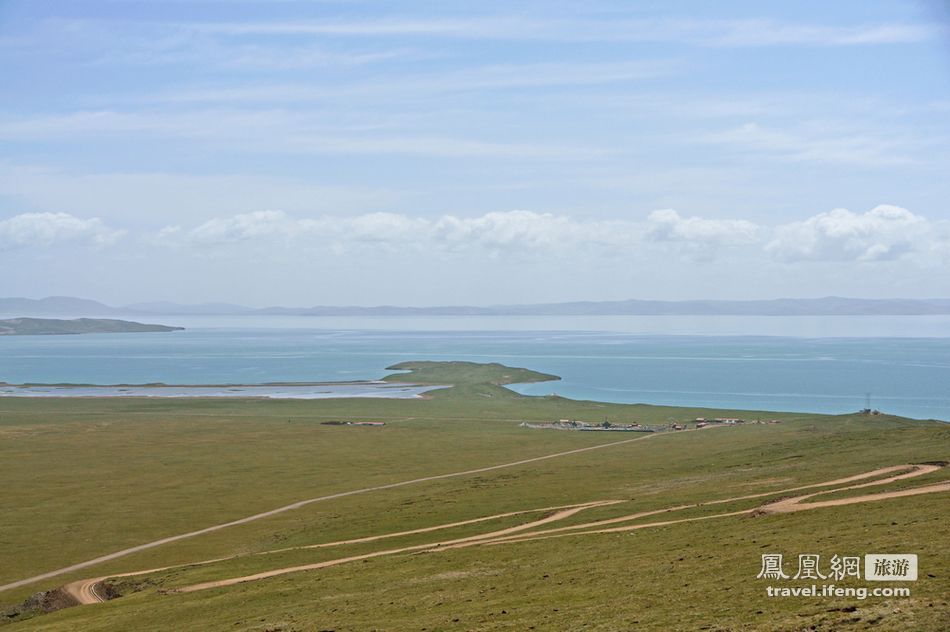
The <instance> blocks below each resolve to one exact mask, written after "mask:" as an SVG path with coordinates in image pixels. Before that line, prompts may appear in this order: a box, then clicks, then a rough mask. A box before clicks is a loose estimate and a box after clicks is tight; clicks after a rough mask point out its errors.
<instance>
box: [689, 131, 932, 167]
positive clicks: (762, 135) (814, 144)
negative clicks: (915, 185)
mask: <svg viewBox="0 0 950 632" xmlns="http://www.w3.org/2000/svg"><path fill="white" fill-rule="evenodd" d="M684 140H685V141H686V142H694V141H697V140H698V141H699V142H703V143H711V144H717V145H729V146H733V147H736V148H738V149H741V150H747V151H752V152H756V153H760V154H767V155H771V156H774V157H776V158H780V159H783V160H791V161H796V162H798V161H808V162H819V163H835V164H847V165H857V166H866V167H880V166H892V165H906V164H912V163H914V162H915V160H914V159H913V158H912V157H911V156H912V155H913V154H914V153H915V152H914V151H913V150H914V149H915V147H914V146H913V145H914V143H913V142H910V141H909V140H908V139H906V138H899V137H885V136H882V135H881V134H880V132H877V131H875V132H869V131H866V130H851V129H843V128H842V129H829V128H827V127H814V128H812V129H793V130H784V129H778V128H774V127H765V126H762V125H759V124H758V123H746V124H744V125H741V126H739V127H736V128H732V129H728V130H723V131H719V132H712V133H708V134H704V135H702V136H699V137H698V138H692V137H691V138H687V139H684Z"/></svg>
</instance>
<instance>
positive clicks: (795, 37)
mask: <svg viewBox="0 0 950 632" xmlns="http://www.w3.org/2000/svg"><path fill="white" fill-rule="evenodd" d="M177 26H178V28H180V29H182V30H184V31H198V32H203V33H214V34H219V35H227V36H246V35H258V36H260V35H263V36H269V37H277V36H295V37H299V36H301V35H312V36H324V37H380V36H385V37H400V36H401V37H414V38H422V37H428V38H455V39H489V40H540V41H546V40H547V41H590V40H594V41H604V40H610V41H627V42H669V43H680V44H688V45H694V46H697V45H698V46H720V47H752V46H857V45H878V44H898V43H912V42H920V41H925V40H929V39H933V38H935V37H937V36H938V35H939V34H940V33H941V29H940V28H939V27H936V26H934V25H930V24H912V23H911V24H909V23H880V24H855V25H844V26H830V25H824V24H807V23H794V22H781V21H777V20H761V19H743V20H696V19H623V18H621V19H617V18H605V19H596V18H594V19H592V18H586V17H584V16H570V17H564V18H549V19H538V18H524V17H516V16H493V17H487V18H474V17H468V18H460V19H415V20H411V19H410V20H363V21H348V22H343V21H341V22H327V21H320V22H312V21H302V20H298V21H294V22H276V21H273V22H230V23H200V24H179V25H177Z"/></svg>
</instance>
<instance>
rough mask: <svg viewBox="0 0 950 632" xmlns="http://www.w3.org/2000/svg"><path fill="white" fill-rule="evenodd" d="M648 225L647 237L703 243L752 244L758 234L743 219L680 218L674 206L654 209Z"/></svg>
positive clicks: (756, 230)
mask: <svg viewBox="0 0 950 632" xmlns="http://www.w3.org/2000/svg"><path fill="white" fill-rule="evenodd" d="M647 226H648V229H647V236H648V237H649V238H650V239H651V240H653V241H677V242H688V243H693V244H697V245H704V246H741V245H745V244H751V243H755V242H756V241H757V240H758V235H759V227H758V226H757V225H756V224H753V223H752V222H749V221H746V220H741V219H706V218H703V217H682V216H681V215H680V214H679V213H677V212H676V211H674V210H673V209H664V210H659V211H653V212H652V213H650V215H649V217H647Z"/></svg>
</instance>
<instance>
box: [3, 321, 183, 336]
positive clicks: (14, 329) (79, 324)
mask: <svg viewBox="0 0 950 632" xmlns="http://www.w3.org/2000/svg"><path fill="white" fill-rule="evenodd" d="M182 329H184V327H170V326H168V325H151V324H146V323H137V322H133V321H130V320H114V319H110V318H76V319H73V320H62V319H57V318H8V319H6V320H0V336H56V335H63V334H119V333H139V332H149V331H180V330H182Z"/></svg>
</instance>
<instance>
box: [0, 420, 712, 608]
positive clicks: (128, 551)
mask: <svg viewBox="0 0 950 632" xmlns="http://www.w3.org/2000/svg"><path fill="white" fill-rule="evenodd" d="M683 432H697V431H696V430H687V431H683ZM676 434H682V432H680V433H676ZM662 436H669V434H666V433H663V434H648V435H645V436H639V437H634V438H632V439H624V440H622V441H612V442H610V443H601V444H598V445H593V446H587V447H584V448H575V449H573V450H565V451H563V452H555V453H554V454H546V455H544V456H537V457H532V458H530V459H522V460H520V461H512V462H510V463H501V464H499V465H489V466H486V467H479V468H475V469H471V470H463V471H460V472H449V473H447V474H436V475H433V476H423V477H420V478H414V479H411V480H406V481H400V482H398V483H388V484H386V485H376V486H373V487H363V488H361V489H353V490H350V491H345V492H338V493H336V494H328V495H326V496H319V497H317V498H308V499H306V500H300V501H297V502H294V503H291V504H289V505H284V506H282V507H277V508H276V509H271V510H269V511H264V512H261V513H257V514H254V515H252V516H247V517H245V518H239V519H237V520H232V521H230V522H224V523H221V524H216V525H212V526H210V527H205V528H203V529H198V530H196V531H189V532H187V533H181V534H178V535H173V536H169V537H166V538H161V539H159V540H154V541H152V542H147V543H145V544H139V545H137V546H133V547H129V548H127V549H122V550H121V551H115V552H114V553H109V554H107V555H102V556H100V557H96V558H93V559H91V560H87V561H85V562H79V563H77V564H72V565H70V566H64V567H63V568H58V569H56V570H53V571H48V572H46V573H41V574H39V575H34V576H33V577H27V578H25V579H21V580H18V581H15V582H11V583H9V584H4V585H2V586H0V592H3V591H5V590H10V589H13V588H19V587H20V586H26V585H29V584H33V583H36V582H39V581H42V580H44V579H50V578H52V577H57V576H59V575H65V574H67V573H72V572H74V571H78V570H82V569H84V568H89V567H90V566H95V565H97V564H102V563H103V562H108V561H110V560H114V559H117V558H120V557H125V556H126V555H131V554H133V553H138V552H140V551H145V550H148V549H152V548H155V547H157V546H161V545H163V544H170V543H172V542H177V541H179V540H184V539H186V538H193V537H196V536H199V535H204V534H206V533H213V532H214V531H220V530H221V529H227V528H228V527H234V526H237V525H242V524H247V523H249V522H254V521H255V520H261V519H263V518H269V517H271V516H275V515H277V514H280V513H284V512H286V511H292V510H294V509H300V508H301V507H305V506H307V505H311V504H313V503H318V502H322V501H327V500H333V499H336V498H344V497H346V496H355V495H357V494H367V493H369V492H375V491H381V490H386V489H395V488H397V487H406V486H407V485H416V484H418V483H425V482H429V481H438V480H443V479H447V478H457V477H460V476H470V475H472V474H481V473H483V472H492V471H495V470H501V469H505V468H510V467H518V466H520V465H528V464H530V463H538V462H540V461H546V460H548V459H557V458H561V457H565V456H570V455H572V454H582V453H584V452H590V451H593V450H602V449H604V448H612V447H615V446H619V445H625V444H628V443H633V442H634V441H645V440H647V439H653V438H655V437H662ZM674 436H675V435H674Z"/></svg>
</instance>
